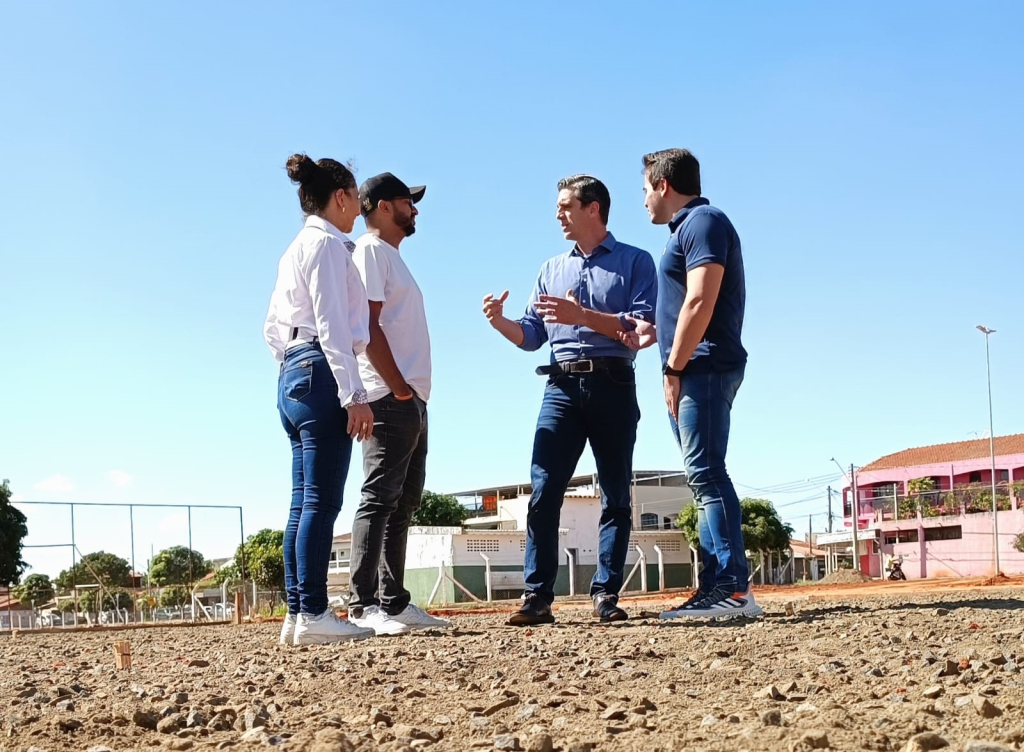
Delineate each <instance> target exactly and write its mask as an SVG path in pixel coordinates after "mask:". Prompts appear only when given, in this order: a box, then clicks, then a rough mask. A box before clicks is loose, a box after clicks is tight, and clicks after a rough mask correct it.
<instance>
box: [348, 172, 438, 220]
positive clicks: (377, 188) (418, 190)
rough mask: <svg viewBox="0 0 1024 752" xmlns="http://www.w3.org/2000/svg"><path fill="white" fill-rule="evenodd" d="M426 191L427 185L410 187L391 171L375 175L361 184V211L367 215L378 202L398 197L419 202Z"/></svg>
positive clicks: (415, 202)
mask: <svg viewBox="0 0 1024 752" xmlns="http://www.w3.org/2000/svg"><path fill="white" fill-rule="evenodd" d="M426 192H427V187H426V186H425V185H417V186H414V187H412V188H410V187H409V186H407V185H406V184H405V183H403V182H402V181H401V180H399V179H398V178H396V177H395V176H394V175H392V174H391V173H390V172H385V173H382V174H380V175H374V176H373V177H372V178H367V179H366V182H364V183H363V184H362V185H361V186H359V211H360V212H362V215H363V216H364V217H365V216H366V215H367V214H369V213H370V212H372V211H373V210H374V209H376V208H377V203H378V202H380V201H394V200H395V199H396V198H411V199H412V202H413V203H414V204H417V203H419V200H420V199H421V198H423V194H424V193H426Z"/></svg>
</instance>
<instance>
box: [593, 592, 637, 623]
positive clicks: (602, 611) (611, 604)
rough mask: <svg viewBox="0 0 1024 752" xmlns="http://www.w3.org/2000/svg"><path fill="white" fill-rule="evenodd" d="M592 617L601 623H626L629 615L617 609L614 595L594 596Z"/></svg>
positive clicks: (617, 602) (617, 604)
mask: <svg viewBox="0 0 1024 752" xmlns="http://www.w3.org/2000/svg"><path fill="white" fill-rule="evenodd" d="M594 616H596V617H597V618H598V619H600V620H601V621H602V622H609V621H626V619H628V618H629V614H627V613H626V612H625V611H623V610H622V609H621V608H619V599H618V596H615V595H597V596H594Z"/></svg>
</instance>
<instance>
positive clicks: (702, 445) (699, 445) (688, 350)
mask: <svg viewBox="0 0 1024 752" xmlns="http://www.w3.org/2000/svg"><path fill="white" fill-rule="evenodd" d="M643 162H644V194H645V201H644V205H645V206H646V207H647V211H648V213H649V214H650V215H651V221H652V222H653V223H654V224H658V225H663V224H667V225H668V226H669V230H670V231H671V233H672V234H671V236H670V237H669V241H668V245H667V246H666V247H665V252H664V254H663V255H662V257H661V265H660V268H659V272H658V288H659V289H658V307H657V314H656V316H655V321H656V327H651V326H650V325H649V324H647V323H644V322H638V324H637V329H636V331H635V332H634V333H632V334H627V335H624V336H623V340H624V341H627V342H629V343H630V344H632V345H633V346H634V347H640V346H646V345H650V344H653V343H654V341H655V340H656V339H657V340H659V341H660V344H661V360H662V366H663V372H664V375H665V377H664V387H665V403H666V405H667V406H668V410H669V414H670V416H671V424H672V431H673V433H674V434H675V436H676V440H677V441H678V442H679V446H680V448H681V449H682V453H683V466H684V470H685V472H686V479H687V482H688V483H689V485H690V488H691V489H692V491H693V495H694V498H695V499H696V502H697V520H698V532H699V534H700V551H701V561H702V563H703V569H702V571H701V575H700V587H699V588H698V590H697V592H696V593H694V594H693V596H691V597H690V599H689V600H688V601H686V603H684V604H682V605H681V606H679V607H677V608H673V609H671V610H669V611H665V612H664V613H662V614H661V617H662V618H663V619H673V618H677V617H683V618H709V617H718V616H757V615H759V614H761V613H762V612H761V609H760V607H758V605H757V604H756V603H755V602H754V596H753V594H752V593H750V592H749V589H748V586H747V581H748V579H749V572H748V567H747V557H746V548H745V546H744V543H743V531H742V529H741V527H740V522H741V514H740V500H739V497H738V496H737V495H736V489H735V488H734V487H733V484H732V480H730V478H729V473H728V472H727V471H726V469H725V454H726V449H727V447H728V444H729V418H730V412H731V410H732V403H733V400H734V399H735V397H736V392H737V391H738V390H739V388H740V384H741V383H742V382H743V371H744V368H745V366H746V363H747V351H746V350H745V349H744V348H743V343H742V341H741V333H742V330H743V309H744V304H745V302H746V284H745V281H744V275H743V253H742V251H741V249H740V238H739V235H737V234H736V229H735V228H734V227H733V226H732V222H730V221H729V218H728V217H726V216H725V214H724V213H723V212H722V211H721V210H720V209H716V208H715V207H713V206H711V205H710V202H709V201H708V200H707V199H706V198H702V197H701V195H700V164H699V163H698V162H697V158H696V157H694V156H693V154H691V153H690V152H689V151H687V150H685V149H666V150H664V151H658V152H654V153H653V154H648V155H646V156H645V157H644V160H643Z"/></svg>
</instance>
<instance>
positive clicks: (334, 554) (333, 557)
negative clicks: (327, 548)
mask: <svg viewBox="0 0 1024 752" xmlns="http://www.w3.org/2000/svg"><path fill="white" fill-rule="evenodd" d="M337 560H338V552H337V551H331V561H337Z"/></svg>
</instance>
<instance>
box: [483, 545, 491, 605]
mask: <svg viewBox="0 0 1024 752" xmlns="http://www.w3.org/2000/svg"><path fill="white" fill-rule="evenodd" d="M480 558H481V559H483V560H484V581H485V584H486V585H487V602H488V603H490V602H491V601H492V600H493V598H491V560H490V558H488V556H487V554H485V553H483V552H482V551H481V552H480Z"/></svg>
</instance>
